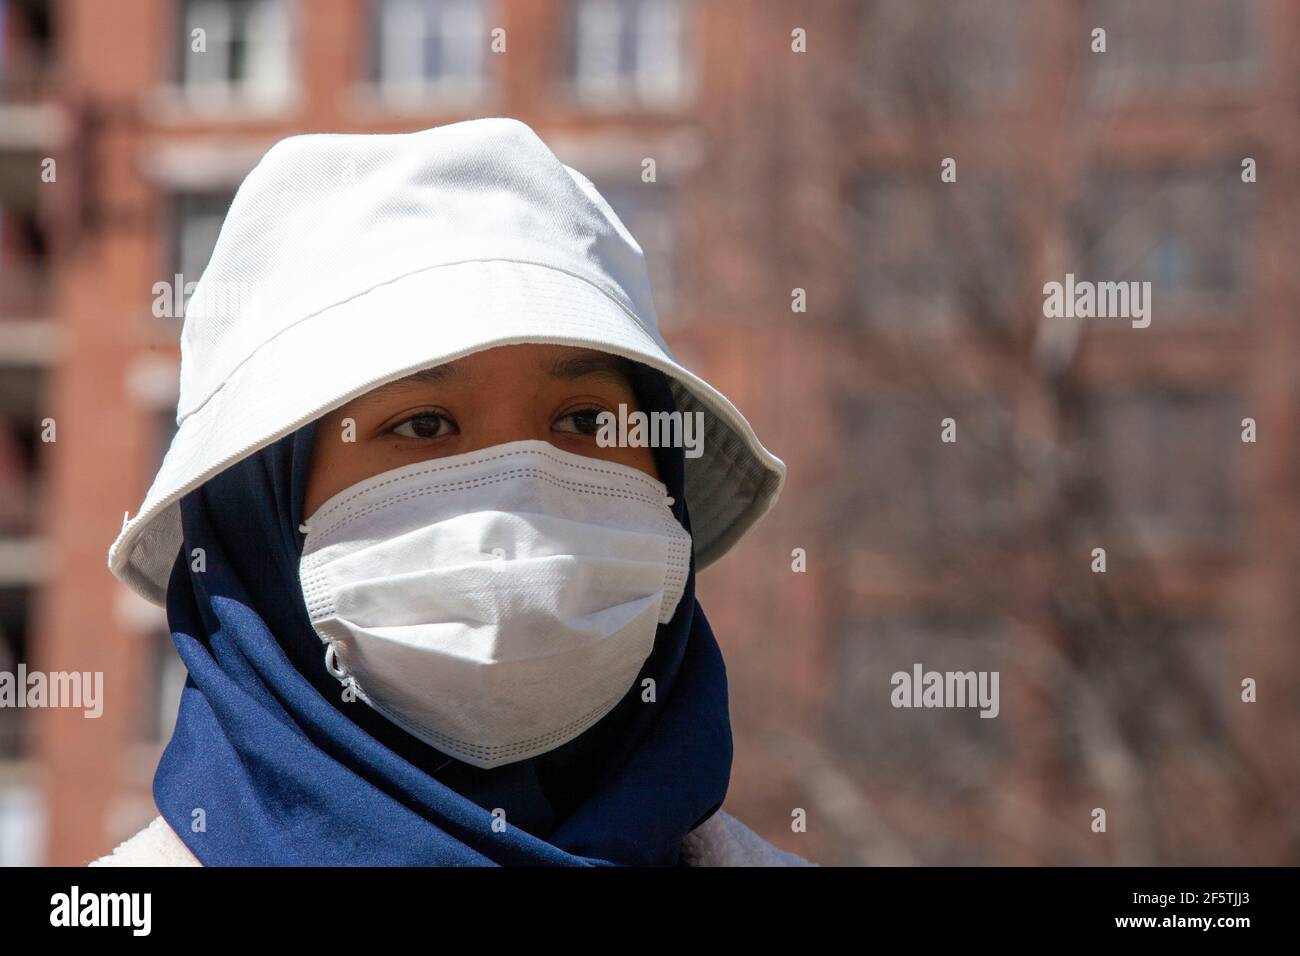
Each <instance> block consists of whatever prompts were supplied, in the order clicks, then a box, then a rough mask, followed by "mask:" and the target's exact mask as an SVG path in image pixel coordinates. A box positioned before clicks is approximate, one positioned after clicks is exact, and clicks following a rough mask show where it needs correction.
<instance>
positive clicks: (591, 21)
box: [569, 0, 688, 108]
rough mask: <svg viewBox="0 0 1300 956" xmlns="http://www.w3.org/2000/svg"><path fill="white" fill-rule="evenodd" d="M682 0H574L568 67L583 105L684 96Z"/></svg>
mask: <svg viewBox="0 0 1300 956" xmlns="http://www.w3.org/2000/svg"><path fill="white" fill-rule="evenodd" d="M685 24H686V18H685V5H684V4H683V3H682V2H680V0H573V5H572V19H571V23H570V37H569V51H570V60H569V70H570V77H571V81H572V85H573V94H574V97H575V98H576V99H577V101H578V102H579V103H581V104H582V105H584V106H588V107H593V108H601V107H623V106H627V105H630V104H639V105H642V106H649V107H660V108H668V107H675V106H680V105H681V104H682V101H683V99H684V97H685V93H686V86H687V71H688V66H687V62H686V54H685V42H684V39H685V38H684V30H685Z"/></svg>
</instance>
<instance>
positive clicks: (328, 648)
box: [325, 641, 349, 681]
mask: <svg viewBox="0 0 1300 956" xmlns="http://www.w3.org/2000/svg"><path fill="white" fill-rule="evenodd" d="M325 669H326V670H327V671H329V672H330V675H331V676H333V677H334V678H335V679H336V680H339V681H346V680H348V679H349V678H348V672H347V671H346V670H345V669H344V668H343V667H340V666H339V662H338V652H337V651H336V650H335V649H334V642H333V641H330V642H329V643H328V644H326V645H325Z"/></svg>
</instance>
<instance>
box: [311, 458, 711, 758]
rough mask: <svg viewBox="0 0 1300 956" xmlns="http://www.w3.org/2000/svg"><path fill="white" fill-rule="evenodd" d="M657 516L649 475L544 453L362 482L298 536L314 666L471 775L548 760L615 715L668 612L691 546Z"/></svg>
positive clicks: (451, 463) (664, 513) (443, 462)
mask: <svg viewBox="0 0 1300 956" xmlns="http://www.w3.org/2000/svg"><path fill="white" fill-rule="evenodd" d="M670 508H671V499H669V498H668V495H667V488H666V486H665V485H664V484H663V483H662V482H659V481H656V480H655V479H654V478H652V477H650V476H649V475H647V474H645V473H644V472H642V471H639V470H637V469H635V468H631V467H629V466H627V465H618V464H614V463H611V462H606V461H602V460H600V459H596V458H587V457H585V456H582V455H574V454H570V453H568V452H564V451H561V450H559V449H557V448H555V447H554V446H553V445H550V444H548V443H546V442H543V441H518V442H511V443H509V444H505V445H497V446H494V447H492V448H485V449H482V450H481V451H475V452H470V453H468V454H464V455H455V456H452V457H448V458H439V459H435V460H432V461H424V462H417V463H415V464H411V465H406V466H404V467H402V468H396V469H393V470H392V471H386V472H384V473H382V474H379V475H375V476H374V477H372V478H368V479H366V480H365V481H362V482H360V483H358V484H356V485H353V486H352V487H350V488H348V489H346V490H344V491H341V492H339V493H338V494H337V495H335V496H334V497H332V498H330V499H329V500H328V501H326V502H325V503H324V504H323V505H321V506H320V507H319V508H318V509H317V510H316V512H315V513H314V514H313V515H312V516H311V517H310V518H309V519H308V520H307V522H306V524H307V529H306V530H307V532H308V533H307V539H306V541H305V543H304V545H303V553H302V561H301V564H300V568H299V578H300V580H301V583H302V591H303V597H304V599H305V600H306V603H307V610H308V613H309V615H310V617H311V622H312V624H313V626H314V627H315V629H316V633H317V634H318V635H319V636H320V638H321V640H322V641H324V642H325V644H326V651H325V665H326V667H327V668H328V669H329V671H330V673H331V674H333V675H334V676H335V677H337V678H338V679H339V680H340V682H342V683H343V684H345V685H351V686H352V688H353V690H354V691H355V694H356V697H357V698H359V699H361V700H363V701H365V702H366V703H367V704H369V705H370V706H371V707H373V708H374V709H375V710H377V711H379V713H381V714H383V715H384V716H385V717H387V718H388V719H389V720H391V721H392V722H393V723H395V724H397V725H398V726H399V727H402V728H403V729H404V730H406V731H407V732H409V733H410V734H412V735H413V736H415V737H418V738H419V739H421V740H423V741H424V742H425V743H427V744H429V745H430V746H432V747H435V748H437V749H438V750H441V751H443V752H444V753H446V754H448V755H450V756H453V757H455V758H457V759H458V760H463V761H464V762H466V763H469V764H473V765H474V766H477V767H485V768H490V767H497V766H501V765H502V764H508V763H512V762H514V761H517V760H523V759H525V758H528V757H532V756H535V755H536V754H539V753H544V752H546V751H548V750H551V749H553V748H555V747H558V746H560V745H561V744H563V743H566V742H567V741H569V740H572V739H573V738H574V737H577V736H578V735H579V734H581V733H582V732H583V731H584V730H586V729H587V728H588V727H590V726H591V725H592V724H594V723H596V721H598V720H600V718H602V717H603V716H605V714H607V713H609V711H610V710H612V709H613V707H614V705H615V704H617V703H618V702H619V701H620V700H621V699H622V697H623V695H624V694H626V693H627V691H628V689H629V688H630V687H631V686H632V682H633V681H634V680H635V679H636V676H637V674H638V673H639V672H640V670H641V666H642V664H644V663H645V660H646V658H647V657H649V655H650V651H651V650H652V649H653V647H654V639H655V633H656V631H657V627H658V625H659V624H660V623H666V622H667V621H669V620H671V619H672V616H673V613H674V612H675V610H676V608H677V604H678V602H679V601H680V600H681V596H682V591H683V589H684V588H685V586H686V578H687V575H688V573H689V571H690V558H691V537H690V534H689V533H687V531H686V530H685V529H684V528H683V527H682V526H681V525H680V524H679V523H678V521H677V519H676V518H674V517H673V514H672V511H671V510H670Z"/></svg>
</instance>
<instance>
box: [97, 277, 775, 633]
mask: <svg viewBox="0 0 1300 956" xmlns="http://www.w3.org/2000/svg"><path fill="white" fill-rule="evenodd" d="M435 312H440V313H445V314H447V315H449V316H453V317H454V321H437V319H436V316H435V315H434V313H435ZM431 329H432V330H436V334H431ZM539 329H544V330H546V331H545V334H539V332H538V330H539ZM527 342H532V343H544V344H560V345H574V346H579V347H586V348H592V349H598V350H601V351H607V352H611V353H614V354H618V355H622V356H625V357H627V358H630V359H633V360H635V361H638V362H643V363H645V364H646V365H649V366H651V367H653V368H656V369H658V370H659V371H661V372H663V373H664V374H665V375H667V376H668V377H669V380H670V383H671V386H672V390H673V393H674V396H675V397H676V399H677V403H678V408H679V410H680V411H682V412H694V411H703V412H704V419H703V420H704V424H705V431H704V438H703V454H702V455H701V456H700V457H699V458H687V459H686V500H687V502H688V503H689V506H690V514H691V526H692V533H693V537H694V541H695V557H696V566H697V568H704V567H706V566H708V565H709V564H712V563H713V562H714V561H716V560H717V559H718V558H720V557H722V555H723V554H725V553H726V552H727V551H728V550H729V549H730V548H731V547H732V546H733V545H735V544H736V542H737V541H739V540H740V538H741V537H742V536H743V535H744V534H745V533H746V532H747V531H748V530H749V529H750V528H752V527H753V526H754V525H755V524H756V523H757V522H758V521H759V519H761V518H762V517H763V516H764V515H765V514H766V513H767V512H768V511H769V510H770V509H771V507H772V506H773V505H774V504H775V503H776V500H777V497H778V495H779V494H780V491H781V487H782V485H783V484H784V482H785V474H786V469H785V465H784V464H783V463H782V461H781V460H780V459H779V458H777V457H776V456H775V455H773V454H772V453H771V452H769V451H767V449H765V448H764V447H763V446H762V444H761V443H760V442H759V441H758V438H757V436H756V435H755V434H754V431H753V429H752V428H751V427H750V425H749V423H748V422H747V421H746V420H745V418H744V417H743V416H742V415H741V414H740V412H739V411H737V410H736V408H735V407H734V406H733V405H732V404H731V402H729V401H728V400H727V399H726V398H725V397H724V396H723V395H722V394H721V393H719V392H718V391H717V390H716V389H714V388H713V387H712V386H710V385H709V384H708V383H707V382H705V381H703V380H702V379H700V378H698V377H697V376H695V375H694V374H692V373H691V372H690V371H688V370H687V369H685V368H683V367H682V366H681V365H679V364H678V363H677V361H676V360H675V359H674V358H673V356H672V355H671V353H670V352H669V350H668V347H667V345H666V344H665V343H664V342H663V340H662V338H661V337H660V336H658V335H657V334H652V333H651V332H650V331H648V330H647V329H646V328H645V327H644V326H643V325H642V324H641V323H640V322H639V321H638V320H637V319H636V317H635V316H634V315H633V314H632V313H631V312H630V311H628V310H627V309H626V308H624V307H623V306H622V305H621V304H620V303H619V302H617V301H616V300H615V299H614V298H613V297H611V296H610V295H608V294H606V293H605V292H604V291H603V290H601V289H600V288H599V287H598V286H596V285H595V284H594V283H592V282H589V281H588V280H586V279H584V278H581V277H579V276H577V275H574V274H571V273H569V272H566V271H564V270H561V269H557V268H555V267H553V266H550V265H543V264H540V263H529V262H518V261H514V260H505V259H475V260H467V261H463V262H455V263H448V264H442V265H438V266H434V267H431V268H427V269H422V270H419V271H416V272H412V273H408V274H406V275H403V276H401V277H399V278H396V279H393V280H390V281H387V282H383V283H380V284H378V285H375V286H373V287H371V288H369V289H367V290H366V291H365V292H362V293H360V294H358V295H355V296H352V297H351V298H349V299H347V300H345V301H343V302H339V303H336V304H334V305H332V306H330V307H328V308H326V309H323V310H322V311H320V312H317V313H315V314H313V315H310V316H307V317H304V318H303V319H301V320H299V321H297V322H295V323H293V324H291V325H289V326H288V327H287V328H285V329H284V330H283V331H281V332H280V333H279V334H277V335H275V336H274V337H273V338H270V339H269V340H267V341H266V342H263V343H262V344H261V345H260V346H259V347H258V348H257V349H256V351H254V352H252V354H250V355H249V357H248V358H246V359H245V360H244V361H243V362H242V363H240V364H239V365H238V366H237V367H236V368H235V369H234V371H233V372H232V373H231V374H230V375H229V376H228V377H227V378H226V380H225V381H224V382H223V383H222V385H221V386H220V387H219V388H217V389H216V390H215V391H214V392H213V393H212V394H211V395H210V396H209V397H208V398H207V400H206V401H204V402H203V403H202V404H201V405H199V406H198V407H197V408H195V409H193V410H192V411H191V412H190V413H189V414H187V415H186V416H185V417H184V418H183V419H182V420H181V421H180V422H179V424H178V428H177V431H176V434H175V435H174V436H173V438H172V442H171V445H170V446H169V448H168V450H167V453H166V455H165V456H164V458H163V461H162V464H161V465H160V467H159V470H158V474H157V476H156V477H155V479H154V482H153V484H152V485H151V486H150V488H149V491H148V493H147V494H146V496H145V500H144V503H143V505H142V507H141V509H140V511H139V513H137V514H136V515H135V516H134V517H129V518H128V519H127V520H125V522H124V524H123V526H122V530H121V532H120V534H119V535H118V537H117V540H116V541H114V542H113V545H112V546H111V547H110V548H109V552H108V566H109V569H110V570H111V571H112V573H113V574H114V575H115V576H116V577H118V578H119V579H120V580H122V581H123V582H124V583H126V584H127V585H128V586H129V587H130V588H131V589H132V590H133V591H135V592H136V593H137V594H139V595H140V596H142V597H144V598H145V599H146V600H148V601H150V602H152V603H154V604H156V605H159V606H164V607H165V601H166V591H167V582H168V580H169V578H170V576H171V571H172V567H173V565H174V563H175V561H176V558H177V555H178V553H179V549H180V547H181V544H182V533H181V513H180V499H181V498H182V497H183V496H184V495H186V494H187V493H188V492H190V491H192V490H193V489H195V488H197V487H199V486H200V485H201V484H203V482H205V481H207V480H208V479H209V478H211V477H213V476H214V475H216V474H218V473H220V472H221V471H223V470H224V469H226V468H228V467H230V466H231V465H232V464H234V463H236V462H238V461H240V460H242V459H243V458H246V457H247V456H249V455H251V454H253V453H254V452H256V451H257V450H258V449H260V448H262V447H264V446H266V445H269V444H271V443H272V442H275V441H277V440H278V439H280V438H282V437H283V436H285V435H288V434H290V433H292V432H293V431H295V430H297V429H298V428H300V427H302V426H303V425H305V424H307V423H308V422H310V421H312V420H314V419H316V418H319V417H320V416H322V415H324V414H326V413H327V412H329V411H331V410H332V409H334V408H337V407H338V406H340V405H342V404H344V403H346V402H348V401H350V400H351V399H352V398H355V397H356V396H358V395H361V394H363V393H365V392H367V391H370V390H371V389H373V388H376V387H378V386H380V385H383V384H384V383H386V382H389V381H392V380H394V379H398V378H402V377H403V376H405V375H409V374H410V373H412V372H414V371H417V370H419V369H422V368H426V367H429V366H433V365H440V364H443V363H446V362H451V361H454V360H456V359H458V358H461V357H462V356H465V355H469V354H471V353H473V352H478V351H482V350H484V349H487V348H492V347H495V346H498V345H511V344H516V343H527Z"/></svg>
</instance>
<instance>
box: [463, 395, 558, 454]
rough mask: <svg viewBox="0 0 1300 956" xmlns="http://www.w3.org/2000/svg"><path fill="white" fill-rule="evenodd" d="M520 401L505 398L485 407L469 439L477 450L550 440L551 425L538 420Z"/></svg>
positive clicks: (533, 411) (516, 398)
mask: <svg viewBox="0 0 1300 956" xmlns="http://www.w3.org/2000/svg"><path fill="white" fill-rule="evenodd" d="M519 398H520V396H519V395H517V394H516V395H509V394H505V395H501V396H500V397H499V398H496V399H494V400H492V401H490V402H487V403H486V405H485V409H484V412H483V414H482V415H481V416H479V422H478V427H477V428H476V429H475V434H474V435H473V436H471V440H472V442H473V444H474V446H475V448H476V449H477V448H489V447H491V446H492V445H504V444H506V443H507V442H512V441H525V440H527V439H537V440H539V441H549V440H550V437H551V429H550V423H549V422H546V421H543V420H541V419H540V418H539V417H538V415H537V414H536V410H535V409H531V408H528V407H527V403H525V402H522V401H519Z"/></svg>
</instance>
